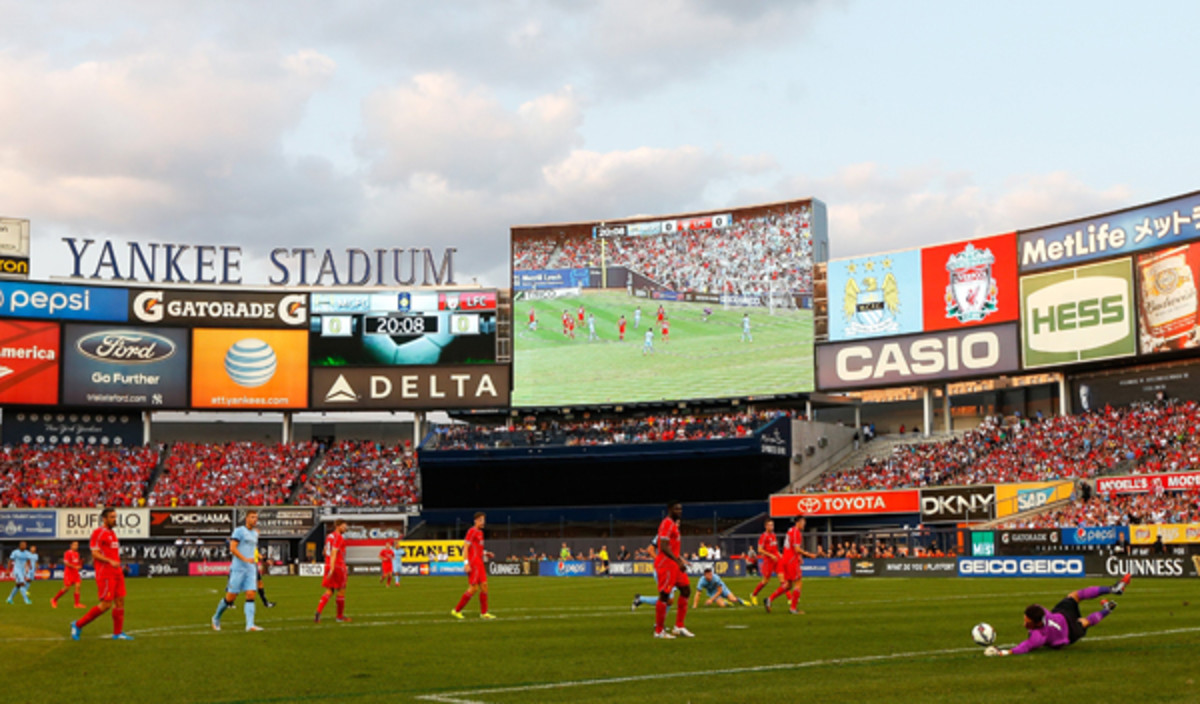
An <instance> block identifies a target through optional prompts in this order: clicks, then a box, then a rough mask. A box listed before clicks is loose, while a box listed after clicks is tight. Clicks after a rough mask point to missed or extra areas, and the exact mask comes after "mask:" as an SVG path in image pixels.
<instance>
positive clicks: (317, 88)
mask: <svg viewBox="0 0 1200 704" xmlns="http://www.w3.org/2000/svg"><path fill="white" fill-rule="evenodd" d="M0 16H2V17H4V18H5V19H4V22H3V23H0V95H4V96H5V106H4V108H3V109H0V215H3V216H7V217H18V218H28V219H30V220H31V223H32V224H31V229H32V238H33V239H32V257H33V275H34V277H35V278H47V277H51V276H59V275H64V274H66V273H68V267H67V262H68V261H69V255H68V249H67V247H66V245H65V244H64V243H63V241H62V238H64V237H76V238H91V239H95V240H97V241H102V240H106V239H109V240H114V241H117V242H128V241H136V242H139V243H150V242H161V243H168V242H173V243H191V244H211V245H226V246H240V247H242V248H243V252H244V255H243V258H244V260H245V262H244V264H243V270H244V273H245V281H246V283H262V282H265V281H266V278H267V276H268V275H269V271H268V270H267V269H266V267H265V264H264V261H265V257H266V255H267V252H269V251H270V249H272V248H274V247H287V248H292V247H316V248H326V247H329V248H334V249H336V250H338V251H341V250H343V249H344V248H346V247H358V248H362V249H372V248H379V247H383V248H389V247H418V248H420V247H429V248H433V249H435V250H440V249H442V248H444V247H455V248H456V249H457V250H458V254H457V255H456V259H455V268H456V277H457V278H458V280H459V281H461V282H467V281H470V280H476V281H478V282H479V283H481V284H484V285H492V286H504V285H506V284H507V281H508V265H507V257H508V231H509V228H510V227H511V226H513V225H528V224H538V223H552V222H566V221H589V220H601V219H609V220H612V219H617V218H621V217H625V216H631V215H639V214H645V215H657V214H674V213H683V212H688V211H692V210H704V209H722V208H731V207H737V206H742V205H752V204H756V203H762V202H770V201H777V200H789V199H794V198H801V197H808V196H812V197H816V198H819V199H821V200H822V201H824V202H825V203H826V204H827V206H828V209H829V234H830V248H831V254H832V255H833V256H834V257H843V256H849V255H856V254H865V253H871V252H879V251H887V250H893V249H899V248H903V247H909V246H919V245H923V244H932V243H937V242H944V241H950V240H956V239H963V238H967V237H974V236H981V235H989V234H998V233H1002V232H1009V231H1012V230H1015V229H1022V228H1030V227H1036V226H1040V225H1047V224H1051V223H1056V222H1060V221H1063V220H1068V219H1074V218H1078V217H1083V216H1087V215H1091V214H1095V213H1100V212H1104V211H1107V210H1113V209H1118V208H1123V207H1127V206H1131V205H1136V204H1139V203H1145V202H1149V201H1153V200H1158V199H1161V198H1165V197H1169V196H1173V195H1178V194H1181V193H1185V192H1189V191H1193V190H1197V189H1200V176H1197V175H1196V171H1195V168H1194V166H1193V164H1192V160H1193V159H1194V157H1195V155H1197V154H1200V130H1197V129H1195V127H1194V126H1193V122H1194V115H1195V114H1197V112H1200V110H1198V107H1200V91H1197V90H1196V89H1195V87H1194V86H1193V85H1192V83H1191V81H1190V77H1192V76H1194V75H1195V74H1196V73H1197V72H1196V67H1197V64H1198V63H1200V59H1198V58H1197V55H1196V52H1195V50H1194V49H1193V48H1192V47H1193V45H1192V42H1191V40H1190V31H1191V29H1192V28H1195V27H1200V3H1194V2H1168V1H1163V2H1155V3H1143V4H1140V5H1138V6H1137V7H1136V8H1134V6H1132V5H1130V4H1129V3H1120V2H1100V1H1096V0H1088V1H1086V2H1083V1H1079V2H1076V1H1070V0H1061V1H1057V2H1052V3H1047V2H1042V1H1039V2H1029V1H1026V0H1012V1H1010V2H1004V3H982V2H951V1H949V0H944V1H932V0H909V1H908V2H903V3H899V2H883V1H873V2H871V1H864V0H811V1H798V2H768V1H765V0H741V1H739V2H722V1H721V0H660V1H658V2H645V1H644V0H640V1H636V2H635V1H634V0H611V1H603V0H601V1H598V2H591V3H581V2H572V1H570V0H542V1H536V0H524V1H521V0H512V1H502V0H490V1H481V0H480V1H472V0H462V1H460V2H452V3H427V2H401V1H399V0H388V1H384V0H358V1H353V0H350V1H347V2H338V3H330V2H315V1H308V0H290V1H288V2H274V1H271V0H264V1H262V2H250V3H247V2H241V1H239V2H232V1H230V2H226V1H221V0H213V1H210V2H203V3H196V2H181V1H177V0H158V1H156V2H153V3H147V2H142V1H137V2H134V1H131V0H110V1H109V2H105V3H95V2H85V1H83V0H62V1H55V0H47V1H45V2H37V3H31V2H18V1H16V0H0ZM1188 155H1192V156H1190V157H1189V156H1188Z"/></svg>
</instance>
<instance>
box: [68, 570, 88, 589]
mask: <svg viewBox="0 0 1200 704" xmlns="http://www.w3.org/2000/svg"><path fill="white" fill-rule="evenodd" d="M82 581H83V580H82V579H80V578H79V572H78V571H77V570H67V571H66V572H64V573H63V586H64V587H73V586H75V585H76V584H79V583H80V582H82Z"/></svg>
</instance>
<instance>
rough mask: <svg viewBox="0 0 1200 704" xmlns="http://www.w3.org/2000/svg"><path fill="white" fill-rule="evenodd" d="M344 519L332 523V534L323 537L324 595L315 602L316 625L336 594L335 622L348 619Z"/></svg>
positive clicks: (314, 619)
mask: <svg viewBox="0 0 1200 704" xmlns="http://www.w3.org/2000/svg"><path fill="white" fill-rule="evenodd" d="M345 535H346V519H344V518H339V519H337V520H336V521H334V522H333V532H332V533H330V534H329V535H328V536H326V537H325V578H324V579H322V580H321V586H322V587H325V593H324V594H322V595H321V600H320V601H318V602H317V615H316V616H315V617H314V618H313V621H314V622H316V623H320V622H321V612H322V611H324V610H325V605H326V604H328V603H329V597H331V596H333V595H334V594H335V593H336V594H337V620H338V623H345V622H347V621H349V620H351V619H350V617H349V616H347V615H346V574H347V572H348V568H347V567H346V538H345Z"/></svg>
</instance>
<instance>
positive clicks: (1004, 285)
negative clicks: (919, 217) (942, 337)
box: [921, 232, 1020, 332]
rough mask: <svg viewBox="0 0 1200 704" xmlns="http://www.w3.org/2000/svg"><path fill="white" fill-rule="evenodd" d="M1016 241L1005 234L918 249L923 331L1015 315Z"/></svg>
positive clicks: (1004, 319)
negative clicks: (922, 303) (919, 250)
mask: <svg viewBox="0 0 1200 704" xmlns="http://www.w3.org/2000/svg"><path fill="white" fill-rule="evenodd" d="M1016 239H1017V235H1016V233H1015V232H1010V233H1008V234H1005V235H996V236H994V237H981V238H978V239H973V240H966V241H962V242H954V243H951V244H944V245H939V246H936V247H926V248H924V249H922V250H921V279H922V290H923V294H922V296H923V302H924V305H923V309H924V310H923V313H924V329H925V331H926V332H929V331H932V330H952V329H955V328H962V327H971V326H975V325H991V324H993V323H1007V322H1012V321H1015V320H1016V319H1017V315H1018V313H1019V309H1020V299H1019V297H1018V295H1017V242H1016Z"/></svg>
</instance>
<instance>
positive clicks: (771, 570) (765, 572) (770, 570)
mask: <svg viewBox="0 0 1200 704" xmlns="http://www.w3.org/2000/svg"><path fill="white" fill-rule="evenodd" d="M758 571H759V572H761V573H762V576H763V578H764V579H765V578H767V577H770V576H771V575H773V574H775V561H774V560H765V559H764V560H759V561H758Z"/></svg>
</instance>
